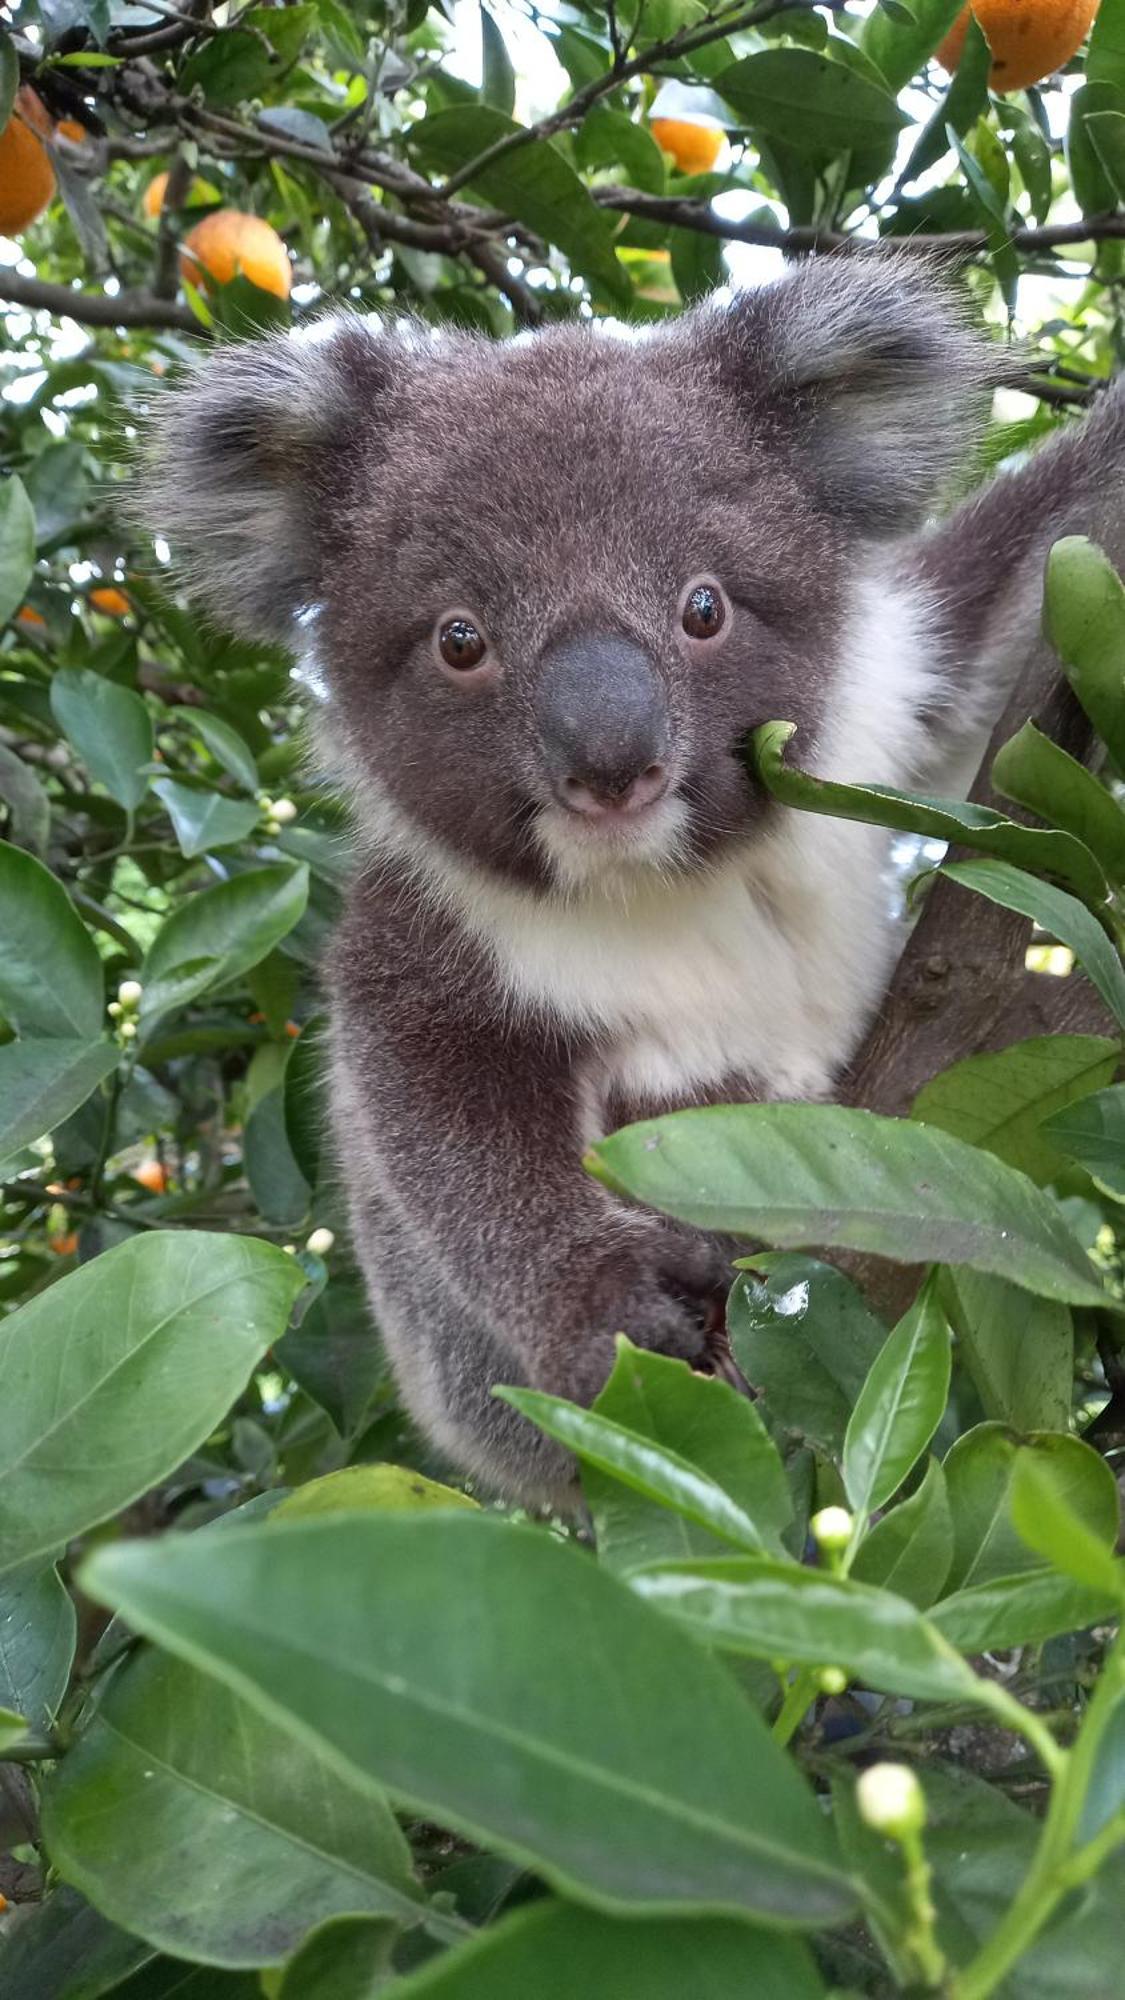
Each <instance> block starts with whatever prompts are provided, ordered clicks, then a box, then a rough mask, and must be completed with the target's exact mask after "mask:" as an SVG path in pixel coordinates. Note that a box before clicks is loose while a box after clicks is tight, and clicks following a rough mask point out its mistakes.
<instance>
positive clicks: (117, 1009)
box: [105, 1000, 122, 1021]
mask: <svg viewBox="0 0 1125 2000" xmlns="http://www.w3.org/2000/svg"><path fill="white" fill-rule="evenodd" d="M105 1011H106V1013H107V1014H108V1015H109V1018H110V1020H111V1021H119V1020H120V1019H121V1014H122V1007H121V1002H120V1000H111V1001H110V1003H109V1006H108V1007H107V1008H106V1010H105Z"/></svg>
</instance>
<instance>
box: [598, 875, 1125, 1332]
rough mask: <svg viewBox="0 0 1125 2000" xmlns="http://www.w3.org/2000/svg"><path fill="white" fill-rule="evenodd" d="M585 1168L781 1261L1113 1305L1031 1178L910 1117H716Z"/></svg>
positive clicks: (844, 1112) (817, 1109) (792, 1108)
mask: <svg viewBox="0 0 1125 2000" xmlns="http://www.w3.org/2000/svg"><path fill="white" fill-rule="evenodd" d="M976 865H978V866H979V865H985V864H976ZM987 865H992V864H987ZM1076 907H1077V906H1076ZM1085 914H1086V913H1085V911H1083V915H1085ZM1089 921H1090V922H1091V923H1093V921H1094V920H1093V918H1090V920H1089ZM1107 949H1108V945H1107ZM1114 962H1115V964H1116V960H1115V961H1114ZM1123 984H1125V979H1123ZM586 1164H587V1166H588V1167H589V1168H590V1170H591V1172H593V1173H594V1174H596V1175H597V1177H598V1179H599V1180H601V1181H603V1182H604V1183H605V1185H606V1186H607V1187H610V1188H612V1189H614V1191H615V1192H617V1193H620V1194H626V1195H630V1196H632V1197H633V1199H634V1200H637V1201H643V1202H647V1203H648V1204H649V1205H650V1206H651V1207H653V1208H658V1209H662V1210H663V1211H664V1213H665V1214H668V1215H674V1216H677V1217H679V1219H680V1220H681V1221H684V1222H692V1223H695V1224H696V1225H697V1226H698V1227H700V1228H703V1229H712V1230H716V1231H718V1232H719V1233H728V1232H729V1233H731V1234H734V1235H740V1236H748V1237H757V1238H758V1239H759V1241H760V1240H762V1239H764V1240H765V1241H766V1242H767V1243H770V1244H774V1245H776V1246H777V1247H778V1248H780V1249H798V1248H810V1249H811V1248H813V1247H816V1246H818V1245H824V1246H827V1245H836V1246H839V1247H841V1248H845V1249H849V1250H867V1251H871V1252H873V1253H874V1254H875V1255H877V1256H882V1257H891V1258H895V1259H897V1260H898V1261H900V1262H902V1263H909V1264H917V1263H921V1262H923V1261H928V1260H930V1259H933V1260H935V1261H937V1262H941V1263H950V1264H971V1265H972V1267H973V1268H974V1270H982V1271H993V1272H995V1273H996V1274H997V1275H998V1276H1000V1277H1007V1278H1011V1279H1013V1280H1014V1282H1015V1283H1016V1284H1018V1285H1023V1286H1025V1287H1026V1288H1027V1289H1028V1290H1029V1291H1036V1292H1041V1293H1042V1294H1043V1296H1044V1297H1047V1298H1060V1299H1066V1300H1069V1301H1071V1302H1072V1303H1074V1304H1088V1305H1095V1304H1104V1303H1105V1302H1106V1298H1107V1296H1108V1295H1107V1294H1106V1293H1105V1292H1104V1290H1103V1288H1102V1287H1101V1285H1100V1284H1099V1282H1098V1280H1097V1277H1096V1274H1095V1272H1094V1268H1093V1266H1092V1265H1091V1263H1090V1262H1089V1259H1088V1258H1087V1256H1086V1254H1085V1252H1084V1251H1083V1250H1082V1249H1081V1247H1080V1245H1079V1244H1078V1242H1077V1240H1076V1239H1075V1237H1073V1236H1072V1235H1071V1233H1070V1231H1069V1230H1068V1229H1067V1227H1066V1225H1065V1223H1064V1222H1063V1220H1062V1217H1061V1216H1060V1214H1059V1212H1058V1209H1057V1208H1056V1206H1055V1204H1054V1203H1053V1202H1051V1201H1050V1200H1049V1199H1048V1198H1047V1196H1046V1195H1044V1194H1041V1193H1040V1192H1039V1190H1038V1188H1036V1187H1034V1186H1033V1185H1032V1183H1031V1182H1030V1181H1029V1180H1028V1179H1027V1178H1026V1176H1025V1175H1023V1174H1019V1173H1016V1172H1015V1171H1014V1170H1013V1169H1012V1168H1011V1167H1007V1166H1005V1165H1003V1163H1002V1162H1001V1161H999V1160H996V1159H993V1158H991V1157H990V1156H989V1155H988V1154H987V1153H982V1152H979V1151H978V1150H977V1148H976V1147H974V1146H967V1145H965V1144H964V1142H963V1141H962V1140H960V1139H954V1138H951V1137H950V1136H949V1135H948V1134H946V1133H944V1132H936V1131H933V1130H932V1129H931V1128H930V1127H929V1126H925V1125H917V1124H914V1123H912V1122H911V1121H910V1120H908V1119H896V1118H880V1117H877V1116H876V1115H875V1114H874V1113H873V1112H870V1111H852V1110H849V1109H847V1108H846V1107H845V1106H843V1105H838V1104H738V1105H727V1104H719V1105H709V1106H707V1107H706V1108H705V1109H703V1110H698V1111H676V1112H672V1113H671V1114H670V1115H668V1116H667V1117H664V1118H657V1119H650V1120H648V1121H646V1122H645V1123H643V1124H640V1125H629V1126H626V1127H625V1129H624V1130H623V1131H621V1132H617V1133H614V1135H613V1136H612V1137H611V1138H608V1139H603V1140H602V1141H601V1142H600V1143H599V1144H598V1145H596V1146H594V1147H592V1148H591V1150H590V1152H589V1153H588V1154H587V1156H586Z"/></svg>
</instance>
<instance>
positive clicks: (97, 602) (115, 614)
mask: <svg viewBox="0 0 1125 2000" xmlns="http://www.w3.org/2000/svg"><path fill="white" fill-rule="evenodd" d="M90 602H91V604H92V605H93V607H94V609H95V611H102V612H104V613H105V615H106V617H107V618H127V617H128V616H129V613H130V612H131V610H132V609H133V607H132V605H131V604H130V602H129V599H128V598H127V597H126V595H125V592H124V591H123V590H118V589H117V588H116V586H115V585H113V584H104V585H103V586H102V587H101V589H100V590H92V591H91V592H90Z"/></svg>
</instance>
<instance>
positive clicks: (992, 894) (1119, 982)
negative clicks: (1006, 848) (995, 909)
mask: <svg viewBox="0 0 1125 2000" xmlns="http://www.w3.org/2000/svg"><path fill="white" fill-rule="evenodd" d="M942 874H943V875H948V876H949V877H950V878H951V880H952V881H954V882H960V884H961V885H962V887H963V888H965V889H973V890H975V891H976V893H977V895H978V896H987V897H988V899H989V901H990V902H992V903H999V904H1001V906H1002V907H1003V908H1004V909H1006V910H1018V911H1019V912H1020V914H1021V915H1022V916H1025V917H1031V918H1033V919H1034V921H1035V922H1036V923H1037V924H1039V925H1040V926H1041V928H1042V929H1043V930H1045V931H1046V932H1047V934H1048V936H1050V937H1054V938H1058V940H1059V942H1060V944H1065V945H1069V946H1070V949H1071V951H1072V952H1073V953H1074V956H1075V958H1076V959H1077V960H1078V962H1079V964H1080V965H1081V966H1082V969H1083V971H1084V972H1085V973H1086V974H1087V976H1088V978H1089V979H1090V980H1092V982H1093V984H1094V985H1095V986H1096V987H1097V989H1098V992H1099V993H1100V994H1101V996H1102V999H1103V1000H1104V1001H1105V1004H1106V1006H1107V1007H1108V1008H1109V1010H1110V1013H1111V1014H1113V1016H1114V1017H1115V1019H1116V1020H1117V1021H1118V1022H1119V1023H1120V1024H1121V1025H1122V1026H1123V1027H1125V972H1123V971H1122V968H1121V961H1120V959H1119V958H1118V956H1117V953H1116V952H1115V951H1114V949H1113V946H1112V945H1111V944H1110V941H1109V939H1108V938H1107V936H1106V934H1105V932H1104V931H1103V929H1102V927H1101V925H1100V924H1099V923H1098V921H1097V919H1096V918H1095V917H1092V916H1091V915H1090V912H1089V910H1087V909H1085V908H1084V907H1083V905H1082V904H1081V903H1079V902H1078V901H1077V900H1076V899H1075V897H1073V896H1068V895H1067V894H1066V893H1065V891H1064V890H1062V889H1056V888H1055V886H1054V884H1053V883H1051V882H1036V881H1035V880H1034V879H1033V878H1032V877H1031V876H1030V875H1025V874H1024V872H1023V870H1022V869H1020V868H1010V867H1009V866H1008V864H1007V862H1004V861H947V862H946V863H945V864H944V866H943V868H942Z"/></svg>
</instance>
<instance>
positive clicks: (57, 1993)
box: [0, 1885, 252, 2000]
mask: <svg viewBox="0 0 1125 2000" xmlns="http://www.w3.org/2000/svg"><path fill="white" fill-rule="evenodd" d="M152 1955H153V1954H152V1946H151V1945H148V1944H145V1943H144V1942H143V1941H142V1940H141V1939H140V1938H135V1937H129V1936H128V1935H127V1933H126V1932H125V1931H121V1930H118V1929H117V1927H116V1926H115V1925H114V1924H109V1923H107V1922H106V1920H105V1918H104V1917H103V1916H102V1915H101V1913H100V1912H99V1911H98V1910H92V1909H91V1908H90V1905H89V1904H88V1903H85V1902H83V1900H82V1898H81V1896H78V1895H76V1894H75V1892H74V1890H73V1889H68V1888H66V1887H65V1885H59V1886H57V1887H55V1888H53V1889H52V1890H51V1893H50V1895H49V1896H47V1897H46V1898H45V1900H44V1901H43V1902H42V1903H40V1904H39V1905H38V1906H37V1907H36V1908H35V1909H32V1910H30V1911H28V1913H27V1915H26V1916H25V1917H24V1919H23V1921H22V1922H21V1923H20V1924H19V1925H17V1926H16V1927H15V1928H13V1929H11V1930H10V1931H8V1933H7V1935H6V1936H5V1937H4V1939H3V1941H2V1942H0V1993H4V1994H12V1995H13V1996H19V2000H102V1996H103V1995H108V1994H112V1995H113V2000H134V1987H133V1983H132V1981H131V1979H130V1977H129V1975H130V1974H131V1973H133V1972H136V1971H137V1969H138V1967H141V1966H145V1965H146V1963H149V1964H150V1963H151V1961H152ZM178 1970H179V1972H180V1974H181V1975H187V1976H189V1977H190V1969H189V1967H187V1966H185V1965H183V1964H181V1965H180V1966H179V1968H178ZM212 1976H213V1977H215V1978H217V1979H219V1978H221V1974H214V1975H212ZM173 1991H174V1992H175V1996H176V2000H226V1995H227V1989H226V1988H225V1987H224V1986H221V1985H220V1986H217V1987H216V1989H215V1990H214V1992H213V1993H209V1994H206V1995H205V1994H202V1993H198V1992H197V1993H194V1994H193V1993H192V1992H191V1989H190V1987H185V1988H184V1990H183V1992H182V1993H181V1991H180V1989H179V1988H178V1987H177V1988H167V1987H159V1986H157V1985H153V1986H148V1985H146V1986H144V1987H143V1988H142V1987H141V1986H139V1985H138V1987H137V1988H136V1989H135V2000H163V1995H164V1994H165V1993H167V1994H168V1996H169V2000H171V1994H172V1992H173ZM239 2000H241V1996H239ZM247 2000H252V1996H247Z"/></svg>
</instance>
